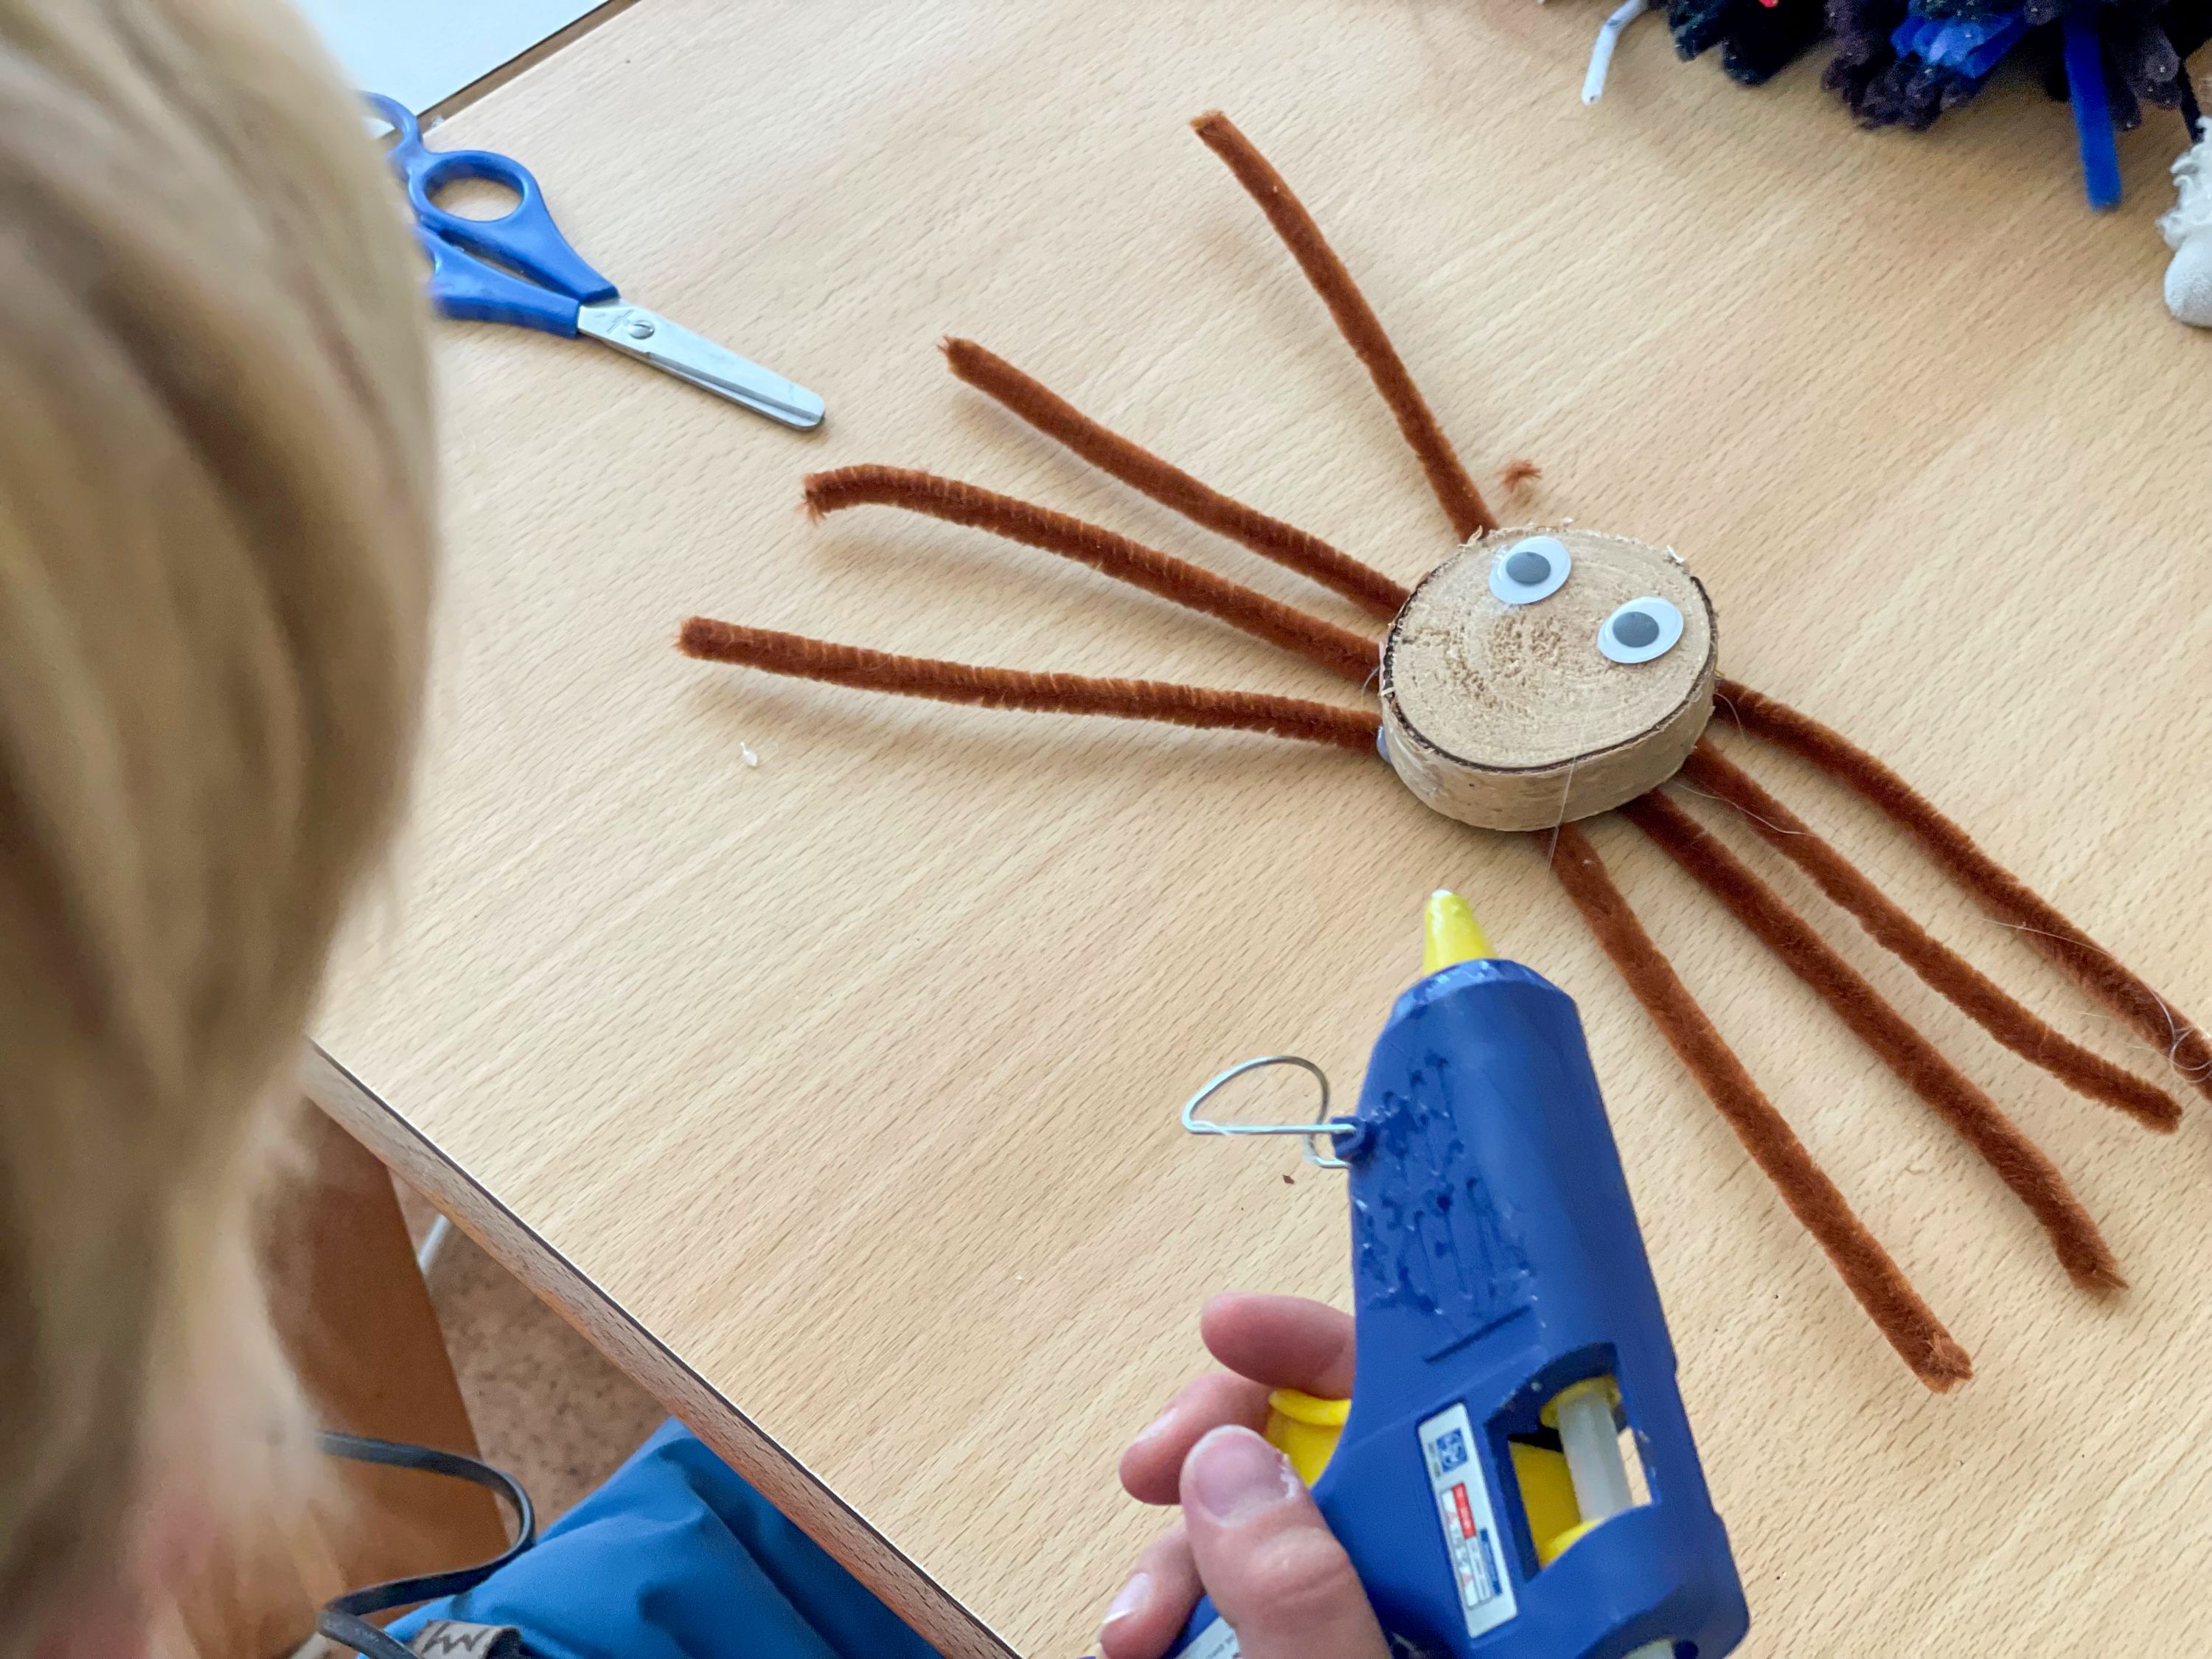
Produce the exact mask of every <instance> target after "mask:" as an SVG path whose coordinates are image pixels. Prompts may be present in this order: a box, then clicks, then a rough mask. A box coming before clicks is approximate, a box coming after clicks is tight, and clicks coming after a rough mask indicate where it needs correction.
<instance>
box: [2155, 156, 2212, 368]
mask: <svg viewBox="0 0 2212 1659" xmlns="http://www.w3.org/2000/svg"><path fill="white" fill-rule="evenodd" d="M2173 188H2174V191H2175V193H2176V196H2177V197H2178V199H2177V200H2176V201H2175V203H2174V204H2173V206H2172V207H2171V208H2170V209H2168V210H2166V215H2165V216H2164V217H2162V218H2161V219H2160V220H2159V222H2158V228H2159V234H2160V235H2162V236H2164V237H2165V238H2166V246H2168V247H2170V248H2172V250H2173V262H2172V264H2169V265H2168V266H2166V309H2167V310H2168V311H2170V312H2172V313H2173V314H2174V315H2175V316H2177V317H2179V319H2181V320H2182V321H2183V322H2185V323H2193V324H2195V325H2197V327H2198V328H2212V134H2208V133H2207V132H2206V131H2203V130H2201V129H2200V130H2199V131H2198V133H2197V142H2196V143H2194V144H2192V145H2191V146H2190V147H2189V149H2185V150H2184V151H2183V152H2182V153H2181V155H2179V157H2178V158H2177V159H2176V160H2175V161H2174V163H2173Z"/></svg>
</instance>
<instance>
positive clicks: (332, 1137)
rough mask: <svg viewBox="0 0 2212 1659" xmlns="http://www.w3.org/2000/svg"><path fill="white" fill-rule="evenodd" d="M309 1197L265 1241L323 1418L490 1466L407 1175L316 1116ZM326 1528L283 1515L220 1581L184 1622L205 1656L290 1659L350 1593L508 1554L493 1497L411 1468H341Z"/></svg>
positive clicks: (318, 1515) (296, 1198)
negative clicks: (282, 1658) (416, 1233)
mask: <svg viewBox="0 0 2212 1659" xmlns="http://www.w3.org/2000/svg"><path fill="white" fill-rule="evenodd" d="M299 1145H300V1154H299V1156H300V1162H301V1175H300V1176H299V1177H298V1178H297V1181H296V1183H295V1191H294V1192H293V1193H291V1194H288V1195H286V1196H285V1197H284V1198H283V1200H280V1202H279V1203H278V1205H277V1206H276V1212H275V1214H274V1215H272V1217H271V1219H270V1228H269V1232H268V1237H267V1241H266V1244H265V1253H266V1257H267V1260H268V1262H269V1265H270V1284H271V1286H272V1289H271V1292H270V1304H271V1305H270V1312H271V1316H272V1317H273V1319H274V1321H275V1323H276V1329H277V1332H278V1334H279V1336H280V1337H281V1339H282V1340H283V1345H284V1348H285V1352H286V1353H287V1355H288V1356H289V1358H290V1360H291V1362H292V1364H293V1366H294V1367H295V1370H297V1371H298V1373H299V1375H300V1378H301V1383H302V1384H303V1386H304V1388H305V1390H306V1393H307V1397H308V1398H309V1400H310V1401H313V1404H314V1407H315V1409H316V1412H317V1413H318V1417H319V1421H320V1422H321V1423H322V1424H323V1425H325V1426H326V1427H329V1428H333V1429H343V1430H345V1431H348V1432H350V1433H354V1434H364V1435H373V1436H375V1437H379V1438H380V1439H386V1440H404V1441H411V1442H413V1443H416V1444H420V1445H429V1446H437V1447H441V1448H443V1449H447V1450H449V1451H458V1452H463V1453H466V1454H468V1455H475V1453H476V1450H477V1442H476V1434H475V1431H474V1430H473V1429H472V1428H471V1425H470V1423H469V1415H468V1407H467V1405H466V1404H465V1401H463V1399H462V1397H461V1391H460V1385H459V1383H458V1382H457V1381H456V1380H455V1377H454V1375H453V1362H452V1360H451V1359H450V1358H448V1357H447V1352H446V1346H445V1338H444V1335H443V1334H442V1333H441V1331H440V1330H439V1328H438V1320H437V1315H436V1312H435V1310H434V1309H433V1308H432V1306H431V1303H430V1293H429V1289H428V1286H427V1285H425V1284H424V1283H423V1281H422V1274H421V1273H420V1272H419V1271H418V1270H417V1269H416V1263H415V1252H414V1248H413V1245H412V1243H410V1240H409V1238H408V1236H407V1224H406V1221H405V1219H404V1218H403V1217H402V1215H401V1214H400V1210H399V1200H398V1194H397V1193H396V1192H395V1191H394V1189H393V1188H392V1176H391V1174H390V1173H389V1172H388V1171H387V1170H386V1169H385V1167H384V1165H383V1164H380V1163H379V1162H378V1161H377V1159H376V1158H375V1157H374V1155H373V1154H372V1153H371V1152H369V1151H368V1149H367V1148H366V1147H364V1146H362V1144H361V1143H360V1142H359V1141H357V1140H356V1139H354V1138H353V1137H352V1136H351V1135H349V1134H348V1133H346V1132H345V1131H344V1130H343V1129H342V1128H340V1127H338V1126H337V1124H336V1123H334V1122H333V1121H331V1119H330V1118H328V1117H326V1116H325V1115H324V1114H323V1113H322V1112H320V1111H319V1110H317V1109H314V1108H313V1107H309V1108H307V1109H305V1110H304V1112H303V1114H302V1121H301V1133H300V1138H299ZM330 1477H331V1485H330V1488H329V1489H328V1491H327V1492H325V1494H324V1495H323V1497H322V1498H320V1499H319V1501H318V1502H317V1503H316V1504H315V1505H314V1512H313V1514H312V1515H310V1516H275V1517H271V1528H270V1535H269V1536H268V1537H267V1538H265V1539H262V1540H258V1541H256V1540H248V1541H240V1543H239V1544H238V1545H237V1547H236V1548H235V1549H234V1550H231V1551H228V1552H227V1553H228V1554H229V1555H230V1556H231V1558H232V1559H231V1561H230V1564H229V1565H231V1567H232V1568H233V1570H232V1571H228V1572H223V1571H217V1572H212V1573H210V1574H208V1575H206V1576H205V1578H204V1582H203V1583H202V1584H200V1585H199V1586H197V1588H196V1593H195V1595H194V1596H193V1598H192V1604H191V1605H190V1606H188V1607H185V1608H184V1609H183V1610H182V1613H183V1619H184V1623H185V1626H186V1629H187V1631H188V1632H189V1633H190V1636H191V1640H192V1642H193V1644H195V1648H196V1650H197V1651H198V1652H200V1653H204V1654H210V1655H212V1654H218V1653H220V1654H223V1655H226V1656H246V1659H256V1656H264V1655H275V1654H280V1653H283V1652H287V1651H289V1650H290V1649H291V1648H293V1647H294V1646H295V1645H296V1644H298V1643H300V1642H301V1641H302V1640H304V1639H305V1638H306V1637H307V1635H308V1634H309V1632H311V1631H312V1629H313V1623H314V1610H315V1608H316V1607H319V1605H320V1604H321V1603H322V1602H323V1601H325V1600H326V1599H328V1598H329V1597H330V1596H331V1595H337V1594H338V1593H339V1592H340V1591H342V1590H345V1589H356V1588H359V1587H360V1586H362V1585H364V1584H368V1583H377V1582H379V1581H380V1580H383V1579H386V1578H397V1577H405V1576H408V1575H410V1574H415V1573H420V1572H428V1571H440V1570H443V1569H446V1568H451V1567H457V1566H464V1565H468V1564H470V1563H471V1562H475V1561H480V1560H483V1559H486V1558H488V1557H489V1556H493V1555H495V1554H497V1553H499V1552H500V1550H501V1549H502V1548H504V1547H505V1546H506V1541H507V1525H506V1521H505V1518H504V1517H503V1516H501V1513H500V1510H499V1507H498V1505H497V1504H496V1503H495V1501H494V1499H493V1498H492V1497H491V1495H490V1494H489V1492H484V1491H483V1490H482V1489H481V1488H478V1487H476V1486H468V1485H465V1484H464V1483H462V1482H459V1481H455V1480H441V1479H439V1478H437V1477H435V1476H431V1475H426V1474H416V1473H414V1472H411V1471H408V1470H401V1469H378V1468H364V1467H361V1466H357V1465H353V1464H333V1465H332V1466H331V1470H330Z"/></svg>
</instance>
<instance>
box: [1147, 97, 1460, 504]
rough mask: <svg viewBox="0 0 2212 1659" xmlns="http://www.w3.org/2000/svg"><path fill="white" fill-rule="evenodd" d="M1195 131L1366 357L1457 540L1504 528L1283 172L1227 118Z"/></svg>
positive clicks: (1207, 120)
mask: <svg viewBox="0 0 2212 1659" xmlns="http://www.w3.org/2000/svg"><path fill="white" fill-rule="evenodd" d="M1190 125H1191V128H1192V130H1193V131H1195V132H1196V133H1197V134H1198V136H1199V137H1200V139H1201V140H1203V141H1204V142H1205V144H1206V148H1207V149H1210V150H1212V152H1213V153H1214V154H1215V155H1218V156H1219V157H1220V158H1221V159H1222V160H1223V161H1225V162H1226V163H1228V166H1229V170H1230V171H1231V173H1235V174H1236V175H1237V183H1238V184H1240V185H1243V186H1244V188H1245V190H1246V191H1247V192H1248V193H1249V194H1250V196H1251V197H1252V199H1253V200H1254V201H1255V202H1257V203H1258V204H1260V211H1261V212H1262V213H1264V214H1266V215H1267V222H1268V223H1269V224H1271V225H1273V226H1274V228H1275V234H1277V235H1278V236H1279V237H1281V238H1282V239H1283V245H1284V246H1285V247H1287V248H1289V249H1290V251H1291V258H1295V259H1296V260H1297V262H1298V265H1299V268H1300V269H1301V270H1304V272H1305V274H1306V280H1307V281H1308V282H1309V283H1312V284H1313V287H1314V291H1315V292H1316V294H1318V295H1321V299H1322V304H1323V305H1326V306H1327V307H1328V314H1329V315H1330V316H1332V317H1334V318H1335V319H1336V325H1337V328H1338V329H1339V330H1340V331H1341V332H1342V333H1343V335H1344V337H1345V339H1346V341H1348V342H1350V343H1351V346H1352V350H1353V351H1355V352H1357V353H1358V356H1359V361H1360V362H1363V363H1364V364H1366V365H1367V372H1368V374H1370V376H1372V377H1373V379H1374V381H1375V389H1376V391H1377V392H1381V393H1382V394H1383V402H1385V403H1387V404H1389V405H1390V412H1391V413H1392V414H1393V415H1395V416H1397V417H1398V430H1399V431H1401V432H1402V433H1404V434H1405V435H1406V441H1407V443H1408V444H1410V445H1412V446H1413V453H1414V455H1415V456H1416V457H1417V458H1418V459H1419V461H1420V463H1421V471H1424V472H1425V473H1426V474H1428V478H1429V488H1430V489H1432V490H1434V491H1435V492H1436V496H1437V501H1440V502H1442V503H1443V509H1444V513H1445V515H1446V516H1447V517H1448V518H1449V519H1450V520H1451V522H1452V531H1453V533H1454V534H1455V535H1457V536H1458V538H1460V539H1461V540H1462V541H1466V540H1468V538H1470V537H1474V536H1478V535H1480V534H1482V533H1483V532H1486V531H1491V530H1495V529H1497V528H1498V520H1497V519H1496V518H1494V517H1493V516H1492V513H1491V511H1490V508H1489V507H1487V506H1486V505H1485V504H1484V501H1483V499H1482V492H1481V491H1480V489H1476V488H1475V487H1474V479H1473V478H1472V477H1468V471H1467V468H1466V467H1465V466H1463V465H1461V462H1460V459H1459V452H1458V451H1457V450H1455V449H1454V448H1453V447H1452V441H1451V440H1450V439H1449V438H1447V437H1446V436H1444V432H1443V428H1442V427H1440V426H1438V425H1437V417H1436V416H1435V414H1434V413H1433V412H1432V411H1431V410H1430V408H1429V404H1428V400H1427V399H1426V398H1424V397H1422V396H1421V391H1420V388H1419V386H1415V385H1414V384H1413V376H1412V375H1411V374H1407V372H1406V365H1405V362H1404V361H1403V360H1402V359H1401V358H1400V356H1398V348H1397V347H1395V346H1394V345H1392V344H1391V343H1390V337H1389V335H1388V334H1386V333H1384V332H1383V323H1382V319H1380V318H1378V317H1376V314H1375V310H1374V307H1371V306H1370V305H1369V304H1368V303H1367V299H1366V296H1365V295H1363V294H1361V293H1360V291H1359V285H1358V283H1354V282H1353V281H1352V272H1351V271H1350V270H1346V268H1345V264H1344V261H1343V260H1341V259H1340V258H1337V255H1336V250H1335V249H1334V248H1333V247H1331V246H1329V245H1328V239H1327V238H1325V237H1324V236H1322V234H1321V227H1320V226H1319V225H1317V224H1316V223H1315V222H1314V218H1313V215H1311V214H1310V213H1309V212H1307V211H1306V208H1305V204H1304V203H1303V202H1301V201H1299V200H1298V198H1297V196H1296V195H1294V194H1293V193H1292V192H1291V187H1290V185H1287V184H1285V182H1284V181H1283V175H1282V174H1281V173H1278V172H1276V171H1275V169H1274V166H1273V163H1271V162H1270V161H1268V160H1267V157H1266V156H1264V155H1261V154H1260V152H1259V150H1258V149H1255V147H1254V145H1253V143H1252V141H1251V140H1250V139H1249V138H1247V137H1245V136H1244V135H1243V133H1242V132H1240V131H1237V124H1236V123H1235V122H1233V121H1231V119H1230V118H1228V117H1227V116H1225V115H1224V114H1223V113H1222V112H1220V111H1219V110H1213V111H1211V112H1208V113H1206V114H1204V115H1201V116H1200V117H1199V118H1198V119H1196V120H1195V121H1193V122H1192V123H1191V124H1190Z"/></svg>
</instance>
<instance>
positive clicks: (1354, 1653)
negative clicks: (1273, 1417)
mask: <svg viewBox="0 0 2212 1659" xmlns="http://www.w3.org/2000/svg"><path fill="white" fill-rule="evenodd" d="M1199 1334H1200V1337H1201V1338H1202V1339H1203V1340H1205V1343H1206V1350H1207V1352H1210V1353H1212V1356H1213V1357H1214V1358H1216V1359H1218V1360H1219V1361H1220V1362H1221V1363H1222V1364H1224V1365H1225V1366H1226V1367H1228V1370H1226V1371H1223V1372H1216V1373H1214V1374H1212V1375H1211V1376H1201V1377H1199V1378H1197V1379H1195V1380H1194V1381H1193V1382H1191V1383H1188V1384H1187V1385H1186V1386H1185V1387H1184V1388H1183V1389H1182V1392H1181V1393H1179V1394H1177V1395H1176V1397H1175V1398H1174V1400H1172V1401H1170V1402H1169V1405H1168V1408H1167V1409H1166V1410H1165V1411H1164V1412H1162V1413H1160V1415H1159V1416H1158V1417H1157V1418H1155V1419H1153V1420H1152V1423H1151V1424H1150V1425H1148V1426H1147V1427H1146V1429H1145V1431H1143V1432H1142V1433H1141V1434H1139V1435H1138V1437H1136V1439H1135V1440H1134V1441H1133V1442H1132V1443H1131V1444H1130V1446H1129V1449H1127V1451H1125V1452H1123V1453H1122V1454H1121V1484H1122V1486H1125V1487H1127V1489H1128V1492H1129V1495H1130V1496H1131V1497H1133V1498H1138V1499H1139V1500H1140V1501H1142V1502H1144V1503H1147V1504H1182V1521H1181V1522H1180V1523H1179V1524H1177V1525H1176V1526H1175V1527H1173V1528H1170V1529H1169V1531H1168V1532H1167V1533H1165V1534H1164V1535H1162V1536H1161V1537H1160V1538H1158V1539H1157V1540H1155V1541H1153V1542H1152V1545H1151V1546H1150V1547H1147V1548H1146V1550H1145V1552H1144V1553H1142V1554H1141V1555H1139V1557H1138V1558H1137V1565H1136V1568H1135V1570H1134V1571H1133V1572H1132V1573H1131V1574H1130V1577H1129V1580H1128V1582H1127V1583H1125V1584H1124V1585H1122V1587H1121V1593H1120V1594H1119V1595H1116V1596H1115V1598H1114V1601H1113V1605H1112V1606H1111V1607H1109V1608H1108V1609H1107V1613H1106V1622H1105V1624H1104V1626H1103V1627H1101V1629H1100V1631H1099V1632H1098V1648H1099V1653H1100V1655H1101V1659H1160V1656H1161V1655H1162V1654H1164V1653H1165V1652H1166V1651H1167V1649H1168V1644H1170V1643H1171V1642H1173V1641H1174V1640H1175V1638H1176V1634H1177V1632H1180V1631H1181V1630H1182V1625H1183V1621H1184V1620H1186V1619H1188V1617H1189V1616H1190V1610H1191V1608H1192V1607H1195V1606H1196V1605H1197V1603H1198V1598H1199V1594H1200V1591H1201V1590H1203V1591H1205V1592H1206V1594H1208V1595H1212V1597H1213V1605H1214V1607H1216V1608H1217V1609H1218V1610H1219V1612H1220V1613H1221V1616H1222V1617H1223V1618H1224V1619H1225V1620H1228V1621H1229V1623H1230V1625H1231V1627H1232V1628H1234V1629H1235V1631H1236V1632H1237V1644H1238V1646H1239V1648H1240V1649H1241V1650H1242V1655H1243V1659H1387V1656H1388V1650H1387V1648H1386V1647H1385V1645H1384V1643H1383V1631H1382V1627H1381V1626H1379V1625H1377V1624H1376V1622H1375V1613H1374V1610H1373V1609H1372V1608H1371V1607H1369V1606H1368V1605H1367V1593H1366V1591H1365V1590H1364V1589H1361V1588H1360V1585H1359V1579H1358V1576H1357V1575H1356V1574H1355V1573H1354V1572H1353V1571H1352V1561H1351V1559H1350V1558H1349V1557H1347V1556H1346V1554H1345V1553H1344V1547H1343V1546H1342V1545H1341V1544H1340V1543H1338V1542H1337V1541H1336V1539H1335V1537H1334V1535H1333V1534H1331V1533H1330V1531H1329V1529H1328V1523H1327V1522H1324V1521H1323V1520H1322V1516H1321V1511H1320V1510H1317V1509H1316V1508H1315V1507H1314V1501H1313V1498H1312V1495H1311V1494H1310V1493H1309V1492H1307V1491H1306V1488H1305V1486H1304V1483H1303V1482H1302V1481H1300V1480H1299V1479H1298V1478H1297V1475H1296V1474H1292V1473H1291V1467H1290V1464H1289V1463H1288V1462H1286V1461H1285V1459H1284V1457H1283V1455H1282V1454H1281V1453H1280V1452H1278V1451H1277V1450H1276V1449H1274V1448H1273V1446H1271V1445H1269V1444H1268V1443H1267V1441H1265V1440H1264V1439H1262V1438H1261V1435H1260V1432H1259V1431H1260V1430H1261V1428H1262V1427H1263V1426H1264V1425H1266V1423H1267V1394H1268V1391H1269V1390H1270V1389H1300V1390H1302V1391H1303V1392H1304V1393H1307V1394H1310V1395H1319V1396H1321V1397H1322V1398H1324V1399H1337V1400H1341V1399H1345V1398H1347V1397H1348V1396H1349V1395H1351V1393H1352V1318H1351V1316H1350V1315H1348V1314H1344V1313H1340V1312H1339V1311H1338V1310H1335V1309H1334V1308H1331V1307H1328V1306H1325V1305H1324V1304H1321V1303H1318V1302H1309V1301H1306V1300H1304V1298H1303V1297H1290V1296H1253V1295H1246V1294H1242V1293H1237V1292H1231V1293H1230V1294H1228V1295H1225V1296H1217V1297H1214V1298H1213V1299H1212V1301H1210V1302H1208V1303H1207V1304H1206V1307H1205V1310H1204V1311H1203V1312H1201V1313H1200V1316H1199Z"/></svg>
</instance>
